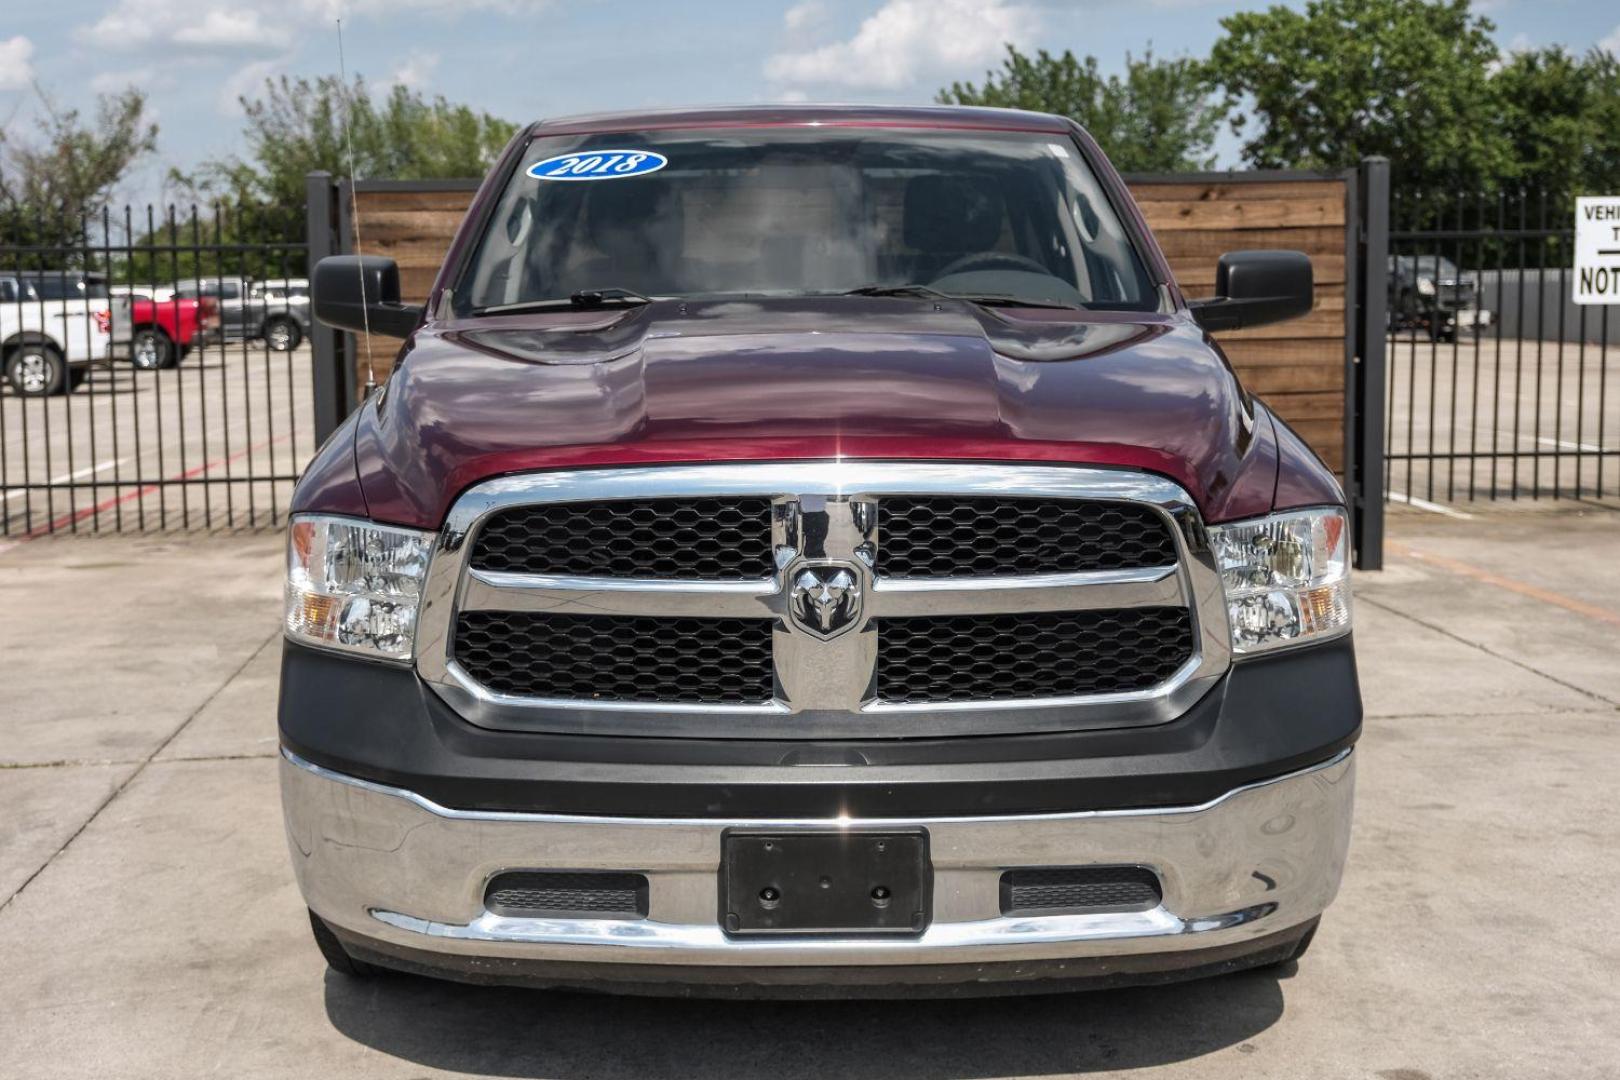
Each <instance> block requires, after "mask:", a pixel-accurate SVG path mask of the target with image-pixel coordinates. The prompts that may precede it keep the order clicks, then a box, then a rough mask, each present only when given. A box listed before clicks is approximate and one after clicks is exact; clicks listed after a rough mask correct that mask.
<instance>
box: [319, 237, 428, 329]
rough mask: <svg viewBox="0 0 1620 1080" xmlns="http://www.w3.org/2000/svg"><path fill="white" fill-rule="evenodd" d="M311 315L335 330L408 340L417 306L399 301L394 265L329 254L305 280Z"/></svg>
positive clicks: (418, 315)
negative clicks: (306, 280) (312, 311)
mask: <svg viewBox="0 0 1620 1080" xmlns="http://www.w3.org/2000/svg"><path fill="white" fill-rule="evenodd" d="M309 291H310V303H311V306H312V307H313V309H314V312H315V317H316V318H317V319H319V320H320V321H321V322H323V323H325V324H326V325H327V326H335V327H337V328H338V329H339V330H355V331H359V332H361V333H364V332H365V331H367V330H370V331H371V333H373V334H386V335H387V336H389V337H399V338H402V337H408V336H409V335H410V333H411V331H412V330H415V329H416V327H417V324H418V323H420V322H421V321H422V312H423V307H422V305H421V304H402V303H400V302H399V266H398V265H397V264H395V262H394V260H393V259H385V258H382V257H381V256H378V255H328V256H327V257H326V258H324V259H322V260H321V261H320V262H318V263H316V264H315V273H314V275H313V276H312V277H311V278H310V282H309Z"/></svg>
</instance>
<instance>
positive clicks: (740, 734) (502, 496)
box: [416, 461, 1230, 739]
mask: <svg viewBox="0 0 1620 1080" xmlns="http://www.w3.org/2000/svg"><path fill="white" fill-rule="evenodd" d="M762 495H763V496H767V497H769V498H771V499H772V501H773V511H772V526H771V534H772V543H773V546H774V562H775V564H776V566H777V568H778V571H779V573H778V575H777V576H776V577H775V578H773V579H768V580H762V581H739V582H716V581H668V580H634V579H611V578H589V577H573V576H567V575H541V574H521V573H505V572H492V571H482V570H473V569H470V568H469V567H468V566H467V560H468V557H469V554H470V551H471V540H472V538H473V537H474V536H475V535H476V532H477V528H478V526H479V524H480V522H482V521H483V519H484V518H485V517H486V516H488V515H489V514H491V513H494V512H496V511H497V510H501V509H505V508H508V507H513V506H524V505H534V504H544V503H553V502H594V501H602V500H611V499H649V498H652V499H656V498H664V497H704V496H711V497H712V496H721V497H725V496H733V497H746V496H762ZM890 495H913V496H928V495H981V496H1003V497H1019V498H1041V497H1048V498H1060V499H1061V498H1067V499H1091V500H1112V501H1119V502H1127V503H1136V504H1146V505H1149V506H1152V507H1153V508H1155V509H1156V510H1157V511H1158V513H1159V514H1160V515H1162V516H1163V517H1164V518H1165V519H1166V521H1167V523H1168V524H1169V525H1170V527H1171V533H1172V535H1173V536H1174V538H1175V543H1176V548H1177V554H1178V561H1177V564H1176V565H1175V566H1169V567H1164V566H1159V567H1144V568H1132V569H1128V570H1108V571H1089V572H1084V573H1074V574H1037V575H1016V576H1015V575H1008V576H1004V577H981V578H955V579H949V578H947V579H936V578H927V579H924V578H917V579H906V578H877V577H875V575H874V573H873V568H874V566H875V564H876V559H877V547H876V532H877V530H876V522H875V515H874V514H873V512H872V511H873V507H874V501H876V500H881V499H882V498H883V497H885V496H890ZM818 560H836V561H837V562H838V563H839V564H840V565H844V566H846V567H847V568H848V569H849V570H850V571H851V572H852V573H856V574H858V575H859V577H860V581H859V583H858V587H859V588H860V590H861V592H862V593H863V594H864V601H863V610H862V612H861V614H860V620H859V623H858V625H856V626H855V627H854V628H853V629H851V630H850V632H848V633H844V634H841V635H840V636H834V637H832V638H831V639H828V640H818V639H814V638H812V637H811V636H810V635H808V634H806V633H804V632H803V631H802V629H796V628H795V627H794V625H793V624H792V621H791V620H790V619H789V618H788V605H789V597H788V589H787V587H786V586H787V581H788V579H789V577H790V576H791V575H792V574H793V573H797V572H799V568H800V567H803V566H806V565H815V564H816V563H817V561H818ZM1153 605H1175V606H1181V605H1185V606H1186V607H1188V608H1189V609H1190V612H1191V616H1192V622H1193V627H1194V633H1195V635H1196V642H1195V647H1194V651H1193V656H1192V658H1191V659H1190V660H1189V661H1188V662H1187V663H1186V664H1184V665H1183V666H1182V667H1181V668H1180V669H1179V670H1178V671H1177V672H1176V673H1175V674H1174V675H1173V676H1172V677H1171V678H1169V679H1167V680H1166V681H1165V682H1163V683H1162V684H1160V685H1159V686H1157V687H1154V688H1152V689H1150V690H1143V691H1134V692H1128V693H1108V694H1094V695H1085V696H1079V697H1065V698H1040V699H1027V700H1000V701H986V702H960V703H919V704H896V703H882V702H878V701H875V700H873V699H872V698H871V697H870V674H871V672H872V671H873V670H874V665H875V661H876V636H877V634H878V633H881V619H882V618H884V617H885V616H888V617H901V616H913V615H975V614H996V613H1022V612H1046V611H1084V610H1094V609H1102V608H1130V607H1144V606H1153ZM461 610H507V611H530V612H551V613H562V614H597V615H634V616H653V617H669V618H678V617H682V616H703V617H716V618H718V617H742V618H750V617H759V618H770V619H773V620H774V621H775V623H774V625H775V628H776V629H775V633H773V640H774V643H775V644H774V652H775V667H776V673H777V688H778V693H777V696H776V700H775V701H773V702H770V703H765V704H760V705H672V704H670V703H667V702H657V701H647V702H623V701H615V702H599V701H590V700H576V699H552V698H528V697H511V696H503V695H500V694H495V693H493V692H491V691H489V690H488V689H487V688H485V687H483V686H481V685H479V684H478V683H477V682H476V681H475V680H474V679H473V678H472V677H471V676H470V675H469V674H468V673H467V672H466V671H465V670H463V669H462V668H461V667H460V665H458V664H456V663H455V661H454V659H453V657H452V655H451V636H452V629H453V626H454V623H455V616H456V612H458V611H461ZM416 646H417V649H416V655H417V658H418V659H417V670H418V672H419V673H420V675H421V676H422V678H423V679H424V680H425V681H426V682H428V683H429V684H430V685H431V686H432V687H433V689H434V690H435V691H436V692H437V693H438V694H439V695H440V696H441V697H443V698H444V699H445V700H446V701H447V702H448V703H449V704H450V705H451V706H452V707H453V708H454V709H456V711H457V712H459V713H460V714H461V715H462V716H463V717H464V718H465V719H467V720H468V721H469V722H471V723H474V724H478V725H480V726H484V727H490V728H497V729H515V730H535V731H556V732H569V733H592V734H615V735H641V736H666V737H667V736H688V737H710V738H780V739H787V738H888V737H920V736H949V735H979V734H993V733H998V734H999V733H1021V732H1036V731H1060V730H1081V729H1092V728H1109V727H1127V726H1139V725H1145V724H1155V723H1163V722H1165V721H1168V720H1171V719H1173V718H1175V717H1176V716H1179V715H1180V714H1181V713H1182V712H1184V711H1185V710H1186V709H1187V708H1188V707H1190V706H1191V705H1192V704H1193V703H1194V702H1195V701H1197V700H1198V698H1200V697H1202V696H1203V694H1204V693H1205V692H1207V691H1208V690H1209V689H1210V687H1211V686H1213V684H1214V682H1215V681H1216V680H1217V679H1218V678H1219V677H1220V676H1221V675H1222V674H1224V673H1225V671H1226V669H1227V667H1228V666H1229V663H1230V653H1229V648H1228V636H1227V626H1226V603H1225V597H1224V594H1223V592H1222V590H1221V583H1220V577H1219V574H1218V572H1217V571H1216V568H1215V563H1214V558H1213V555H1212V553H1211V552H1210V549H1209V543H1208V537H1207V534H1206V532H1205V529H1204V525H1203V521H1202V518H1201V517H1200V515H1199V513H1198V510H1197V507H1196V506H1195V505H1194V504H1193V502H1192V500H1191V499H1190V497H1189V496H1188V495H1187V494H1186V492H1185V491H1184V490H1183V489H1182V488H1181V487H1180V486H1179V485H1177V484H1175V483H1174V482H1172V481H1170V480H1167V479H1165V478H1163V477H1158V476H1154V475H1151V474H1147V473H1141V472H1135V471H1130V470H1124V469H1108V468H1097V467H1091V466H1051V465H984V464H969V463H962V464H954V463H938V462H928V463H906V462H869V461H810V462H791V463H772V464H752V465H750V464H742V465H735V464H728V465H690V466H663V467H636V468H612V469H592V470H568V471H560V472H546V473H530V474H523V475H518V476H509V477H502V478H499V479H496V480H490V481H486V482H485V483H482V484H479V485H477V486H475V487H473V488H471V489H470V490H469V491H468V492H466V493H465V494H464V495H463V496H462V497H461V498H460V499H459V500H457V502H456V504H455V505H454V506H453V507H452V508H451V511H450V514H449V515H448V517H447V519H446V522H445V526H444V528H443V530H442V531H441V532H440V534H439V540H438V544H437V546H436V548H435V552H434V556H433V560H432V563H431V565H430V567H429V571H428V576H427V580H426V583H425V587H424V589H423V604H422V609H421V613H420V618H419V622H418V628H417V643H416Z"/></svg>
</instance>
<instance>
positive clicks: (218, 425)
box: [0, 207, 315, 545]
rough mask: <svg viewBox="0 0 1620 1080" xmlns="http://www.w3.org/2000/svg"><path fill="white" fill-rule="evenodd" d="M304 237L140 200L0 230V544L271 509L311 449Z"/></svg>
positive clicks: (252, 521) (188, 523)
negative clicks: (42, 231) (33, 228)
mask: <svg viewBox="0 0 1620 1080" xmlns="http://www.w3.org/2000/svg"><path fill="white" fill-rule="evenodd" d="M277 218H280V215H277ZM302 234H303V214H302V212H301V208H300V211H299V212H295V213H293V214H291V215H287V216H286V218H285V220H279V219H272V218H270V217H262V216H261V217H254V218H251V219H249V218H242V217H233V216H232V215H231V214H230V213H228V212H226V211H224V210H222V209H219V208H215V209H213V210H212V211H208V212H204V213H199V212H198V211H197V210H196V209H195V208H192V209H189V210H187V211H186V212H184V213H183V214H182V213H180V212H178V211H176V210H175V209H174V208H169V209H167V210H166V211H164V212H163V213H161V214H160V213H158V212H156V211H155V210H153V209H152V208H150V207H148V208H145V209H144V210H142V211H140V212H136V211H135V210H133V209H131V208H126V209H124V210H123V211H122V212H121V213H105V214H103V215H102V216H101V218H100V220H98V221H95V222H91V223H86V225H85V226H84V227H83V229H82V230H81V231H80V234H79V235H78V236H76V237H67V238H61V237H58V238H54V240H53V242H50V243H12V242H8V241H9V240H15V239H16V238H15V237H11V238H8V237H0V545H3V544H5V543H7V542H15V541H17V540H20V539H28V538H33V537H36V536H40V535H43V534H47V533H61V532H109V531H112V532H131V531H148V530H158V529H167V530H176V529H179V530H187V529H193V530H219V529H252V528H264V527H272V526H275V525H276V524H278V523H279V522H280V521H281V519H282V518H283V517H284V515H285V513H286V506H287V502H288V499H289V497H290V495H291V491H292V487H293V484H294V482H295V481H296V480H297V478H298V475H299V473H300V472H301V471H302V469H303V467H304V464H305V463H306V462H307V461H308V459H309V457H310V455H311V454H312V453H313V451H314V447H315V438H314V435H315V429H314V423H313V415H312V404H311V397H312V394H311V385H312V379H311V373H310V353H309V348H308V337H309V317H308V312H309V301H308V288H307V282H306V281H305V273H306V270H305V267H306V257H307V256H306V244H305V243H304V241H303V237H302ZM288 236H291V237H296V238H297V239H281V237H288Z"/></svg>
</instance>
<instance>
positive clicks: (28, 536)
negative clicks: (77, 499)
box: [0, 435, 291, 552]
mask: <svg viewBox="0 0 1620 1080" xmlns="http://www.w3.org/2000/svg"><path fill="white" fill-rule="evenodd" d="M290 437H291V436H290V435H278V436H276V437H275V438H274V439H266V440H264V441H263V442H261V443H256V444H254V445H253V446H249V447H247V448H246V449H245V450H238V451H237V452H236V453H234V454H231V455H229V456H228V457H222V458H215V459H214V460H213V461H209V462H204V463H203V464H201V465H194V466H192V467H191V468H189V469H187V470H185V471H184V472H178V473H175V474H174V475H173V476H169V477H165V478H164V479H163V480H160V481H158V482H157V483H155V484H147V485H146V486H144V487H139V488H136V489H135V490H134V491H129V492H125V493H124V494H123V495H116V496H114V497H113V498H110V499H103V500H102V501H101V502H99V503H97V504H96V505H94V506H87V507H85V508H84V509H82V510H75V511H73V512H72V513H68V514H63V515H62V516H61V517H59V518H57V519H56V520H55V521H51V522H47V523H46V524H44V525H41V526H40V527H39V528H37V529H34V530H33V531H32V532H26V533H23V534H22V536H20V537H18V538H17V539H16V540H15V541H13V542H12V543H11V544H7V545H3V546H0V552H4V551H6V550H7V549H8V548H11V547H15V546H17V545H18V544H26V543H27V542H28V541H30V540H36V539H38V538H39V537H41V536H47V535H49V534H51V533H53V532H57V531H59V530H61V529H63V528H66V527H67V526H69V525H72V524H75V523H76V522H80V521H83V520H84V519H85V518H87V517H94V516H95V515H96V514H100V513H102V512H103V511H106V510H111V509H112V508H113V507H115V506H118V505H119V504H120V503H126V502H129V501H130V500H131V499H139V498H142V497H144V496H147V495H151V494H153V493H154V492H156V491H157V490H158V489H159V488H161V487H162V486H163V485H164V484H166V483H172V482H173V481H176V480H190V479H192V478H193V477H197V476H201V475H203V474H204V473H206V472H210V471H212V470H214V469H218V468H220V467H222V466H225V465H229V464H230V463H231V462H233V461H239V460H240V459H242V458H244V457H247V456H248V455H249V454H252V453H255V452H256V451H259V450H263V449H265V448H266V447H269V446H274V445H275V444H276V443H279V442H285V441H286V440H287V439H289V438H290ZM248 479H249V478H248V477H246V476H242V477H237V476H233V477H231V478H230V481H229V482H230V483H233V484H234V483H238V482H240V483H244V484H245V483H247V482H248Z"/></svg>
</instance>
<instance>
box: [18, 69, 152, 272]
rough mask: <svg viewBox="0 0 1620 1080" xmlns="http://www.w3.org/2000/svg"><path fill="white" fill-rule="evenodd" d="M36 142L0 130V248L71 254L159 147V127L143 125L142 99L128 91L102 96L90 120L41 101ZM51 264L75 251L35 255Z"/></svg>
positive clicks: (74, 256) (72, 259) (95, 239)
mask: <svg viewBox="0 0 1620 1080" xmlns="http://www.w3.org/2000/svg"><path fill="white" fill-rule="evenodd" d="M40 100H41V103H42V105H43V108H42V110H41V114H40V117H39V120H38V122H37V124H36V129H37V135H38V137H37V139H34V140H22V139H17V138H14V137H10V136H7V135H6V134H5V132H3V131H0V244H5V245H18V246H24V245H26V246H34V247H45V248H68V249H71V248H74V247H76V246H78V245H81V244H83V243H84V242H85V239H84V237H85V230H86V229H87V228H91V230H92V240H93V242H96V243H99V242H100V241H101V237H100V236H99V235H97V234H96V232H95V230H94V228H93V226H94V224H95V221H94V219H95V218H96V217H97V216H98V215H100V213H101V211H102V209H103V208H104V207H106V206H107V202H108V200H109V199H110V198H111V197H112V192H113V189H114V187H115V186H116V185H117V184H118V182H119V181H120V180H121V179H123V178H124V176H125V175H126V174H127V173H128V172H129V170H130V168H131V167H132V166H134V165H135V164H137V163H138V162H139V161H140V160H141V159H143V158H144V157H146V156H147V155H148V154H150V153H152V151H153V150H154V149H155V148H156V146H157V131H158V129H157V125H156V124H154V123H151V122H150V121H149V120H148V118H147V111H146V96H145V95H144V94H142V93H141V92H140V91H139V90H136V89H133V88H131V89H129V90H125V91H124V92H123V93H121V94H103V95H101V96H100V97H99V98H98V99H97V102H96V114H95V119H94V121H88V122H87V121H86V120H85V119H84V118H82V117H81V116H80V114H79V112H78V110H76V109H66V110H63V109H58V108H57V107H56V106H55V104H54V103H53V102H52V101H51V100H50V99H49V98H48V97H45V96H44V95H43V94H41V95H40ZM40 259H41V260H42V261H43V262H45V263H49V264H52V265H61V264H62V262H63V261H64V260H66V261H69V262H76V261H78V260H79V255H78V253H76V252H73V251H62V252H59V253H46V252H42V253H40Z"/></svg>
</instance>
